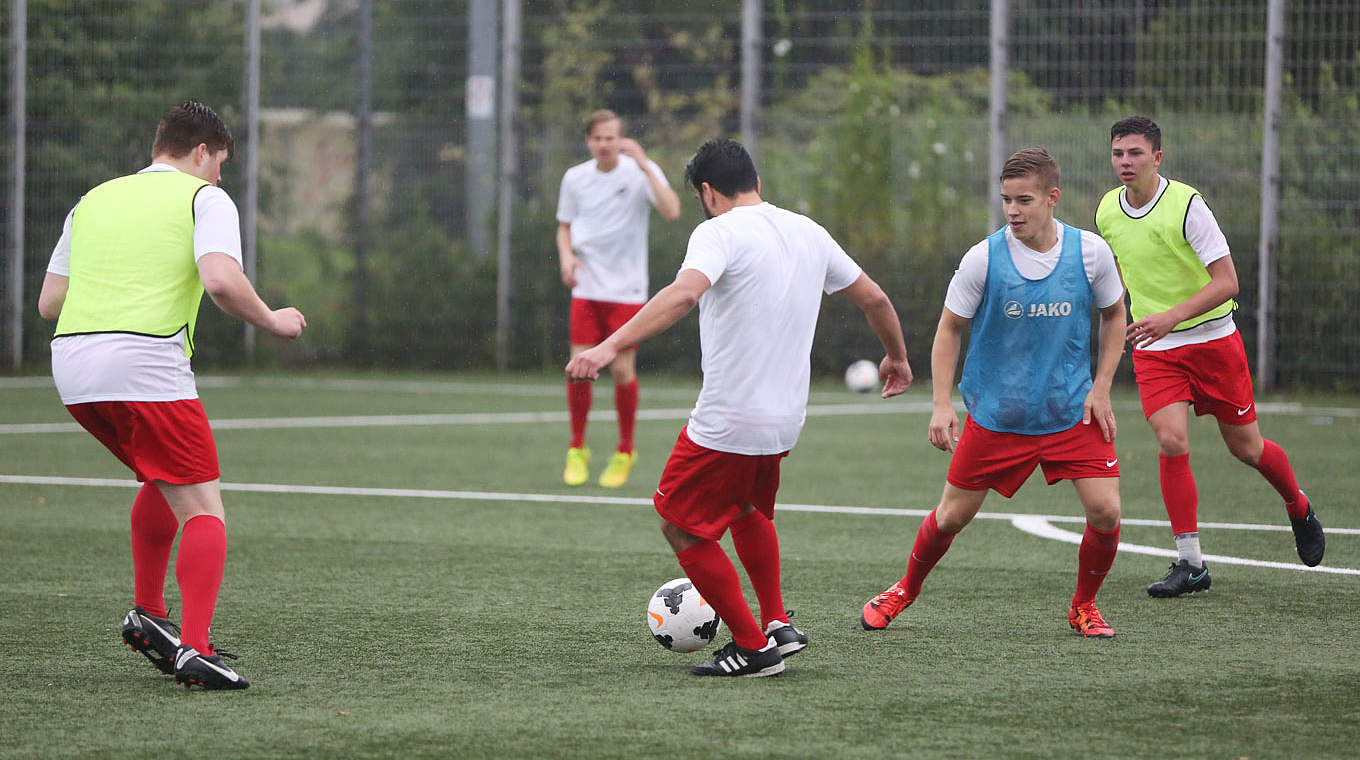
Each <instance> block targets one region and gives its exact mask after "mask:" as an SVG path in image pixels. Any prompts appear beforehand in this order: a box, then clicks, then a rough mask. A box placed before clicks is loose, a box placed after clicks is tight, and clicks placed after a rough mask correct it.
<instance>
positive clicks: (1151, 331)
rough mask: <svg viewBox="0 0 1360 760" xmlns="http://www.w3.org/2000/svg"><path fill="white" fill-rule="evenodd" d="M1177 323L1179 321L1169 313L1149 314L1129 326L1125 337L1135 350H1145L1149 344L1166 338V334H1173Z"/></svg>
mask: <svg viewBox="0 0 1360 760" xmlns="http://www.w3.org/2000/svg"><path fill="white" fill-rule="evenodd" d="M1177 321H1178V320H1177V319H1176V318H1175V317H1173V316H1172V315H1171V312H1169V311H1163V312H1161V313H1159V314H1149V315H1148V316H1146V317H1143V318H1142V319H1140V320H1138V321H1137V322H1134V323H1133V324H1131V325H1129V326H1128V329H1127V330H1125V336H1126V338H1127V339H1128V341H1129V345H1131V346H1133V347H1134V348H1144V347H1146V346H1148V345H1149V344H1152V343H1155V342H1157V341H1159V340H1161V339H1162V338H1165V337H1166V334H1167V333H1169V332H1171V329H1172V328H1173V327H1175V326H1176V323H1177Z"/></svg>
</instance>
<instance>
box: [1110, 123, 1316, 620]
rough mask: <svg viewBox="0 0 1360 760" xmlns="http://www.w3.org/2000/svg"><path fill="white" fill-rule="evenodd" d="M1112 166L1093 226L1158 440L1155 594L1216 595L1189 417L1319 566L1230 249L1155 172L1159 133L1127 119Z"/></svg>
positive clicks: (1306, 558) (1114, 134)
mask: <svg viewBox="0 0 1360 760" xmlns="http://www.w3.org/2000/svg"><path fill="white" fill-rule="evenodd" d="M1110 157H1111V162H1112V164H1113V165H1114V170H1115V173H1116V174H1117V175H1118V176H1119V179H1120V181H1121V183H1122V185H1121V186H1120V187H1116V188H1114V189H1113V190H1110V191H1109V192H1108V193H1106V194H1105V197H1104V198H1102V199H1101V201H1100V206H1099V208H1098V209H1097V210H1096V226H1097V227H1098V228H1099V230H1100V234H1101V236H1102V237H1104V238H1105V240H1106V242H1108V243H1109V244H1110V248H1111V249H1113V250H1114V255H1115V261H1116V262H1117V263H1118V264H1119V269H1120V272H1121V274H1122V275H1123V277H1124V285H1125V286H1126V287H1127V288H1128V291H1129V304H1130V309H1129V310H1130V312H1131V313H1132V316H1133V323H1132V324H1130V325H1129V327H1128V331H1127V332H1128V341H1129V343H1130V345H1132V346H1133V349H1134V350H1133V370H1134V374H1135V375H1136V377H1137V380H1138V393H1139V395H1140V397H1141V398H1142V403H1143V414H1144V415H1145V416H1146V417H1147V420H1148V424H1150V425H1151V426H1152V431H1153V433H1154V434H1155V435H1156V437H1157V446H1158V449H1159V451H1160V455H1161V458H1160V474H1161V485H1162V499H1163V501H1164V502H1165V504H1166V513H1167V516H1168V517H1169V518H1170V519H1171V532H1172V534H1173V535H1174V537H1175V542H1176V549H1177V554H1178V555H1179V556H1178V559H1177V561H1176V563H1175V564H1173V565H1172V566H1171V570H1170V572H1168V573H1167V575H1166V577H1165V578H1163V579H1162V580H1160V581H1157V582H1156V583H1153V584H1152V585H1150V586H1148V588H1147V592H1148V594H1149V595H1151V596H1156V597H1171V596H1180V595H1182V594H1186V593H1193V592H1196V591H1204V590H1207V589H1208V588H1209V568H1208V566H1207V565H1206V564H1205V562H1204V555H1203V552H1202V550H1201V548H1200V541H1199V526H1198V514H1197V513H1198V508H1199V497H1198V494H1197V492H1196V489H1195V478H1194V474H1193V473H1192V472H1191V470H1190V437H1189V409H1190V407H1191V406H1194V408H1195V413H1196V414H1199V415H1204V414H1212V415H1214V417H1215V418H1216V419H1217V420H1218V429H1219V433H1220V434H1221V435H1222V436H1223V442H1224V443H1225V444H1227V446H1228V450H1229V451H1231V452H1232V454H1233V456H1235V457H1237V458H1238V459H1240V460H1242V462H1244V463H1246V464H1248V465H1251V466H1252V467H1254V468H1256V470H1257V471H1259V472H1260V473H1261V475H1263V476H1264V477H1265V479H1266V480H1267V481H1268V482H1269V483H1270V485H1271V486H1273V487H1274V488H1275V490H1276V491H1278V492H1279V494H1280V496H1281V497H1283V498H1284V506H1285V510H1286V512H1287V513H1288V515H1289V520H1290V525H1291V526H1292V528H1293V531H1294V544H1295V548H1296V549H1297V551H1298V555H1299V559H1301V560H1303V563H1304V564H1305V565H1308V566H1310V567H1311V566H1314V565H1317V564H1319V563H1320V562H1322V555H1323V551H1324V550H1325V548H1326V540H1325V537H1324V536H1323V532H1322V525H1321V523H1319V522H1318V519H1317V514H1316V513H1315V512H1314V510H1313V504H1312V503H1311V501H1310V500H1309V498H1308V497H1307V496H1306V495H1305V494H1304V493H1303V492H1302V491H1300V490H1299V487H1298V483H1297V482H1296V480H1295V478H1294V470H1293V468H1292V467H1291V466H1290V464H1289V457H1288V456H1286V455H1285V453H1284V450H1283V449H1281V448H1280V447H1279V446H1278V445H1276V444H1275V443H1274V442H1273V441H1270V440H1267V439H1266V438H1264V437H1262V435H1261V429H1260V427H1259V426H1258V425H1257V421H1256V403H1255V398H1254V394H1253V390H1252V384H1251V370H1250V368H1249V367H1248V366H1247V355H1246V351H1245V350H1244V348H1243V346H1242V336H1241V334H1240V333H1239V332H1238V331H1237V326H1236V325H1235V324H1234V323H1233V318H1232V313H1233V310H1234V309H1235V308H1236V306H1237V304H1236V302H1235V301H1234V300H1233V298H1234V297H1235V296H1236V295H1237V269H1236V268H1235V267H1234V266H1233V262H1232V256H1231V252H1230V251H1229V249H1228V242H1227V239H1226V238H1224V236H1223V232H1222V231H1221V230H1220V229H1219V227H1218V222H1217V221H1216V220H1215V219H1214V215H1213V212H1211V211H1210V210H1209V206H1208V205H1207V204H1206V203H1205V202H1204V199H1203V198H1202V197H1201V196H1200V194H1199V192H1198V191H1196V190H1195V189H1194V188H1193V187H1190V186H1189V185H1187V184H1184V183H1182V182H1177V181H1175V180H1170V179H1167V178H1165V177H1163V176H1161V174H1160V173H1159V172H1158V170H1159V168H1160V167H1161V163H1162V132H1161V129H1160V128H1158V126H1157V125H1156V123H1154V122H1153V121H1152V120H1151V119H1148V118H1145V117H1142V116H1132V117H1129V118H1127V119H1122V120H1120V121H1118V122H1116V123H1115V125H1114V126H1113V127H1112V128H1111V129H1110Z"/></svg>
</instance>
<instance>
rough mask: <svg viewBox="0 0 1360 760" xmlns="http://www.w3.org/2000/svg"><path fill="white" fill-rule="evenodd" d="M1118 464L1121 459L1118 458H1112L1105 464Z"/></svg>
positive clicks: (1108, 465) (1107, 465)
mask: <svg viewBox="0 0 1360 760" xmlns="http://www.w3.org/2000/svg"><path fill="white" fill-rule="evenodd" d="M1117 464H1119V460H1118V459H1110V460H1108V461H1106V462H1105V466H1106V467H1114V466H1115V465H1117Z"/></svg>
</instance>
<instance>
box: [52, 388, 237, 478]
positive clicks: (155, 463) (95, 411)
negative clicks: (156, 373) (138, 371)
mask: <svg viewBox="0 0 1360 760" xmlns="http://www.w3.org/2000/svg"><path fill="white" fill-rule="evenodd" d="M66 410H67V411H69V412H70V413H71V416H72V417H74V418H75V419H76V422H79V423H80V426H81V427H83V428H85V429H86V430H88V431H90V434H91V435H93V436H94V437H95V438H97V439H99V442H100V443H102V444H104V446H105V447H106V448H108V450H109V451H112V452H113V455H114V456H116V457H118V461H120V462H122V463H123V464H125V465H127V466H128V468H130V469H131V470H132V471H133V472H134V473H136V475H137V479H138V480H141V481H147V480H163V481H165V482H166V483H173V484H175V485H189V484H192V483H206V482H208V481H211V480H216V479H217V478H218V476H219V475H220V473H219V471H218V469H217V443H216V442H214V441H213V435H212V428H210V427H209V426H208V415H207V414H205V413H204V411H203V404H201V403H199V400H198V399H196V398H193V399H183V400H180V401H92V402H89V403H85V404H68V405H67V406H66Z"/></svg>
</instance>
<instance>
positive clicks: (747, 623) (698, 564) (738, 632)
mask: <svg viewBox="0 0 1360 760" xmlns="http://www.w3.org/2000/svg"><path fill="white" fill-rule="evenodd" d="M675 558H676V559H678V560H680V567H682V568H684V569H685V575H687V576H689V579H690V582H691V583H693V584H694V587H695V588H696V589H698V590H699V593H700V594H702V595H703V597H704V600H705V601H707V602H708V603H709V604H711V605H713V609H714V610H716V611H717V613H718V617H720V618H722V621H723V623H724V624H725V625H726V626H727V628H728V630H730V631H732V639H733V640H734V641H736V642H737V646H739V647H741V648H743V649H763V648H764V647H765V642H766V641H767V639H766V636H765V632H764V631H763V630H762V629H761V628H760V626H759V625H758V624H757V623H756V619H755V616H754V615H752V614H751V608H750V607H748V606H747V605H746V597H744V596H742V595H741V582H740V581H738V580H737V569H736V568H735V567H732V560H730V559H728V558H727V552H725V551H723V549H722V546H720V545H719V544H718V542H717V541H700V542H699V543H697V544H695V545H694V546H691V547H689V548H688V549H686V550H684V551H682V552H677V553H676V555H675Z"/></svg>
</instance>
